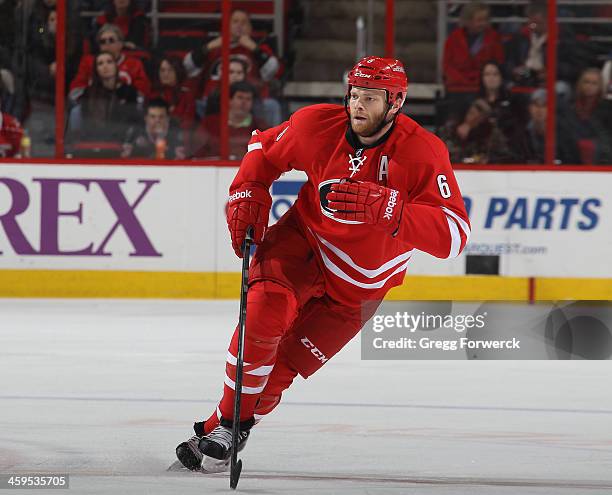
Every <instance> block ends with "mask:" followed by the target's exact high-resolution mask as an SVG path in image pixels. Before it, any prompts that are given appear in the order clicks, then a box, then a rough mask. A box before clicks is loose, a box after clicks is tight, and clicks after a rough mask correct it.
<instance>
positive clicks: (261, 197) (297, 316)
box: [176, 56, 470, 472]
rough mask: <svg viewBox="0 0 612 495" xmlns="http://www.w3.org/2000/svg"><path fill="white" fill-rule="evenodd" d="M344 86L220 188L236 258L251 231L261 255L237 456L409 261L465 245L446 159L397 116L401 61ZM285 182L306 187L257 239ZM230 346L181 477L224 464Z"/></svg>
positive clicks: (256, 151)
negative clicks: (298, 179) (301, 176)
mask: <svg viewBox="0 0 612 495" xmlns="http://www.w3.org/2000/svg"><path fill="white" fill-rule="evenodd" d="M348 83H349V85H348V94H347V95H346V98H345V105H344V108H342V107H341V106H338V105H327V104H324V105H312V106H309V107H306V108H303V109H301V110H299V111H297V112H295V113H294V114H293V116H292V117H291V118H290V119H289V121H287V122H285V123H283V124H281V125H280V126H277V127H274V128H271V129H268V130H267V131H263V132H259V131H254V132H253V136H252V139H251V141H250V143H249V145H248V152H247V154H246V155H245V157H244V159H243V160H242V163H241V165H240V169H239V171H238V174H237V175H236V178H235V179H234V181H233V183H232V185H231V187H230V196H229V206H228V211H227V222H228V226H229V230H230V233H231V238H232V245H233V248H234V251H235V252H236V254H237V255H238V257H242V252H241V247H242V244H243V241H244V238H245V232H246V230H247V228H249V227H253V229H254V241H255V243H256V244H259V246H258V248H257V251H256V253H255V255H254V258H253V260H252V262H251V267H250V271H249V292H248V299H247V321H246V331H245V347H244V370H243V386H242V406H241V411H240V438H239V439H238V450H241V449H242V448H243V447H244V445H245V443H246V441H247V439H248V437H249V433H250V430H251V428H252V427H253V425H255V424H256V423H257V422H258V421H259V420H260V419H261V418H262V416H264V415H266V414H268V413H270V412H271V411H272V410H273V409H274V408H275V407H276V406H277V405H278V403H279V402H280V400H281V395H282V393H283V391H284V390H286V389H287V388H288V387H289V386H290V385H291V383H292V381H293V379H294V378H295V377H296V376H297V375H298V374H300V375H301V376H302V377H304V378H307V377H309V376H310V375H312V374H313V373H315V372H316V371H317V370H318V369H319V368H320V367H321V366H322V365H323V364H324V363H326V362H327V361H329V359H331V358H332V356H334V355H335V354H336V353H337V352H338V351H339V350H340V349H342V347H344V345H346V344H347V343H348V342H349V341H350V340H351V339H352V338H353V337H354V336H355V335H356V334H357V332H359V330H360V329H361V328H362V326H363V325H364V324H365V322H366V321H367V320H368V319H369V318H370V317H371V316H372V315H373V314H374V312H375V311H376V308H377V307H378V305H379V304H380V301H381V300H382V299H383V297H384V295H385V294H386V293H387V291H388V290H389V289H390V288H392V287H394V286H397V285H400V284H401V283H402V280H403V279H404V274H405V272H406V269H407V267H408V263H409V260H410V257H411V256H412V254H413V252H414V251H415V250H420V251H425V252H427V253H430V254H432V255H434V256H436V257H439V258H452V257H455V256H457V255H458V254H459V253H460V252H461V250H462V249H463V248H464V246H465V244H466V242H467V239H468V237H469V234H470V226H469V220H468V218H467V214H466V211H465V208H464V204H463V199H462V197H461V193H460V191H459V187H458V186H457V182H456V180H455V176H454V174H453V170H452V168H451V166H450V163H449V156H448V151H447V149H446V147H445V146H444V144H443V143H442V141H440V140H439V139H438V138H437V137H436V136H434V135H433V134H431V133H429V132H428V131H426V130H425V129H423V128H422V127H420V126H419V125H418V124H417V123H416V122H414V121H413V120H412V119H410V118H409V117H407V116H405V115H403V114H401V113H400V109H401V108H402V105H403V103H404V100H405V99H406V90H407V85H408V82H407V78H406V73H405V71H404V67H403V65H402V64H401V62H399V61H398V60H394V59H390V58H380V57H374V56H372V57H365V58H363V59H362V60H360V61H359V62H358V63H357V65H355V67H354V68H353V69H352V70H351V72H350V73H349V78H348ZM347 117H348V118H347ZM290 169H297V170H302V171H304V172H305V173H306V175H307V176H308V182H306V183H305V184H304V186H303V187H302V189H301V190H300V193H299V195H298V199H297V201H296V203H295V205H294V206H293V207H291V208H290V209H289V210H288V211H287V212H286V213H285V215H283V217H282V218H281V219H280V220H279V221H278V223H276V224H275V225H274V226H272V227H270V228H269V229H267V226H268V215H269V211H270V206H271V204H272V199H271V197H270V193H269V188H270V186H271V184H272V182H274V181H275V180H276V179H277V178H278V177H279V176H280V175H281V174H282V173H283V172H286V171H288V170H290ZM264 234H265V235H264ZM237 347H238V342H237V330H236V331H235V332H234V335H233V338H232V340H231V342H230V345H229V351H228V354H227V363H226V374H225V382H224V386H223V396H222V398H221V401H220V402H219V405H218V406H217V408H216V411H215V412H213V414H212V415H211V416H210V417H209V418H208V419H207V420H206V421H202V422H196V423H195V424H194V430H195V436H193V437H192V438H191V439H190V440H188V441H186V442H183V443H181V444H180V445H179V446H178V447H177V449H176V454H177V457H178V458H179V460H180V461H181V462H182V464H183V465H184V466H185V467H187V468H189V469H192V470H202V471H204V472H214V471H221V470H224V469H226V468H227V466H228V464H229V459H230V457H231V442H232V430H231V427H232V417H233V404H234V390H235V380H236V354H237Z"/></svg>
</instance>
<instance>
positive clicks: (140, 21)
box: [95, 0, 150, 50]
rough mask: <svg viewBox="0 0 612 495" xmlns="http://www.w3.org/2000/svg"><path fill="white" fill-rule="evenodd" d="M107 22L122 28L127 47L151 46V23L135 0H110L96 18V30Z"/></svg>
mask: <svg viewBox="0 0 612 495" xmlns="http://www.w3.org/2000/svg"><path fill="white" fill-rule="evenodd" d="M105 24H114V25H116V26H117V27H118V28H119V29H120V30H121V33H122V35H123V39H124V45H125V47H126V48H128V49H130V50H135V49H146V48H149V45H150V33H149V23H148V21H147V18H146V16H145V13H144V12H143V11H142V10H141V9H140V8H138V5H137V4H136V1H135V0H134V1H132V0H108V5H107V7H106V10H105V11H104V14H102V15H101V16H98V17H97V18H96V21H95V26H96V31H98V30H99V29H100V28H101V27H102V26H104V25H105Z"/></svg>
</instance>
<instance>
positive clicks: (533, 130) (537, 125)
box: [511, 88, 580, 164]
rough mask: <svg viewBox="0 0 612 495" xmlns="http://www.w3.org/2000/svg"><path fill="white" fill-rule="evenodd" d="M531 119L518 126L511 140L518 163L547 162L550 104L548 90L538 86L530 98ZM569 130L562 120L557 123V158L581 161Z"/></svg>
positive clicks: (563, 160) (571, 161)
mask: <svg viewBox="0 0 612 495" xmlns="http://www.w3.org/2000/svg"><path fill="white" fill-rule="evenodd" d="M528 109H529V121H528V122H527V124H526V125H525V126H521V127H517V129H516V132H515V134H514V136H513V138H512V140H511V143H512V150H513V152H514V154H515V161H516V162H517V163H530V164H535V163H545V157H546V119H547V114H548V105H547V97H546V90H545V89H544V88H538V89H536V90H535V91H534V92H533V93H531V96H530V99H529V107H528ZM566 135H567V131H566V130H565V129H564V127H563V123H562V122H558V123H557V151H556V156H555V159H556V160H557V161H558V162H560V163H568V164H576V163H580V154H579V152H578V148H577V146H576V142H575V140H574V139H567V138H566Z"/></svg>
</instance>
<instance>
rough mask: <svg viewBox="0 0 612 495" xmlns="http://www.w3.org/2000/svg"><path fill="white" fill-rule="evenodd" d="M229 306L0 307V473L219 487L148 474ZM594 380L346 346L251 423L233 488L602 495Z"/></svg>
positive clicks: (606, 488) (123, 488)
mask: <svg viewBox="0 0 612 495" xmlns="http://www.w3.org/2000/svg"><path fill="white" fill-rule="evenodd" d="M237 310H238V303H237V302H236V301H226V302H212V301H125V300H123V301H96V300H75V301H59V300H0V315H1V319H0V324H1V330H0V383H1V388H0V473H13V472H14V473H27V472H60V473H61V472H64V473H70V475H71V480H70V483H71V487H70V490H69V492H68V493H73V494H115V493H116V494H132V493H134V494H172V495H174V494H192V493H193V494H196V493H197V494H205V493H229V488H228V479H227V476H226V475H217V476H213V477H205V476H202V475H199V474H194V473H169V472H166V471H165V469H166V468H167V467H168V466H169V464H170V463H171V462H173V461H174V448H175V446H176V445H177V444H178V443H179V442H181V441H183V440H184V439H186V438H187V437H188V436H190V435H191V425H192V423H193V421H194V420H196V419H201V418H205V417H208V415H209V414H210V412H211V411H212V410H213V408H214V407H215V404H216V402H217V400H218V398H219V394H220V392H221V389H222V383H223V376H224V362H225V355H226V348H227V341H228V338H229V335H230V332H231V330H232V328H233V326H234V324H235V320H236V315H237V312H238V311H237ZM611 383H612V365H611V363H610V362H609V361H601V362H595V361H591V362H586V361H564V362H563V361H361V359H360V348H359V341H358V339H357V340H355V341H354V342H352V343H351V344H350V345H349V346H348V347H347V348H346V349H345V350H344V351H343V352H342V353H341V354H340V355H338V356H337V357H335V358H334V359H333V360H331V361H330V363H328V364H327V365H326V366H325V367H324V368H323V369H322V370H321V371H320V372H319V373H317V374H316V375H314V376H313V377H311V378H310V379H308V380H301V379H299V380H297V381H296V383H294V386H293V387H292V388H291V389H290V390H289V391H288V392H286V394H285V396H284V400H283V403H282V404H281V406H280V407H279V408H278V409H277V410H276V411H275V412H274V413H273V414H272V415H270V416H269V417H267V418H266V419H265V420H264V421H263V422H262V423H261V424H260V425H258V426H257V427H256V429H255V430H254V432H253V434H252V436H251V438H250V440H249V445H248V446H247V448H246V449H245V451H244V452H243V454H242V455H241V457H242V459H243V462H244V469H243V474H242V478H241V480H240V484H239V487H238V491H239V492H242V493H247V494H268V493H272V494H283V495H293V494H311V493H312V494H315V493H316V494H334V493H337V494H362V493H363V494H380V493H392V494H431V495H438V494H445V495H446V494H449V495H450V494H453V495H461V494H468V493H469V494H470V495H481V494H482V495H484V494H487V495H489V494H490V495H497V494H504V495H505V494H534V495H535V494H543V495H544V494H546V495H549V494H553V493H554V494H568V495H570V494H571V495H575V494H582V493H585V494H586V493H589V494H609V493H612V393H611V388H610V384H611ZM27 493H29V492H27ZM54 493H62V492H54Z"/></svg>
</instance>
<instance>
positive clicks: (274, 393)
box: [255, 350, 298, 421]
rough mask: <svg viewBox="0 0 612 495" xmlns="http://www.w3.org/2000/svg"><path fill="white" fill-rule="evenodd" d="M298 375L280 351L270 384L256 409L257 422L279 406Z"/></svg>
mask: <svg viewBox="0 0 612 495" xmlns="http://www.w3.org/2000/svg"><path fill="white" fill-rule="evenodd" d="M297 374H298V372H297V371H296V370H295V369H294V368H293V366H292V365H291V364H290V363H289V360H288V359H287V356H286V355H285V353H284V352H283V351H282V350H280V351H279V353H278V356H277V358H276V363H275V364H274V369H273V370H272V373H271V374H270V378H269V380H268V383H267V384H266V386H265V388H264V389H263V392H262V393H261V395H260V396H259V401H258V402H257V406H256V407H255V421H259V420H260V419H261V418H262V417H263V416H265V415H266V414H269V413H270V412H272V410H273V409H274V408H275V407H276V406H278V404H279V402H280V400H281V396H282V394H283V392H284V391H285V390H287V389H288V388H289V386H290V385H291V383H292V382H293V379H294V378H295V377H296V376H297Z"/></svg>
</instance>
